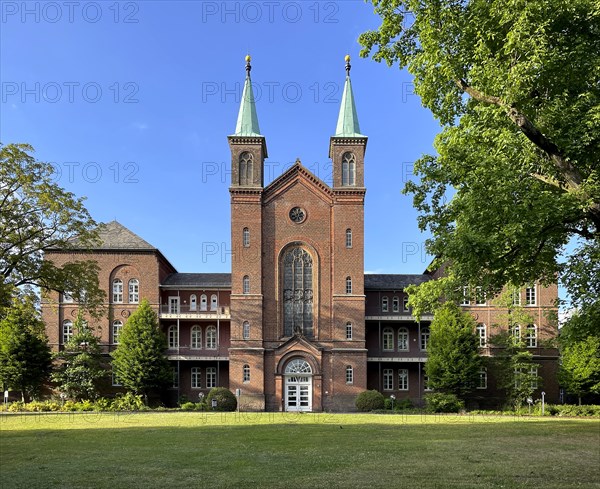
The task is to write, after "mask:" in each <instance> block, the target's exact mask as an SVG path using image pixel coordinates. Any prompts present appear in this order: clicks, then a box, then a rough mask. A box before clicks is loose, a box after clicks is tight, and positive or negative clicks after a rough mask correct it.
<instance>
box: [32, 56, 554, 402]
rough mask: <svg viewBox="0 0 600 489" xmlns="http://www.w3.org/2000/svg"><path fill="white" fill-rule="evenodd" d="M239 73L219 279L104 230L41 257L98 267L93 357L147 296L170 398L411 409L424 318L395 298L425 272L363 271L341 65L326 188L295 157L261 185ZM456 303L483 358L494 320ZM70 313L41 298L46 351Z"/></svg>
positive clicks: (542, 334) (544, 294)
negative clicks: (226, 266) (365, 399)
mask: <svg viewBox="0 0 600 489" xmlns="http://www.w3.org/2000/svg"><path fill="white" fill-rule="evenodd" d="M247 72H248V74H247V77H246V81H245V86H244V92H243V95H242V102H241V106H240V111H239V115H238V121H237V125H236V130H235V133H234V134H233V135H231V136H229V137H228V140H229V146H230V149H231V168H232V181H231V187H230V189H229V192H230V196H231V248H232V249H233V253H232V267H231V274H219V273H178V272H177V271H176V270H175V269H174V267H173V266H172V265H171V264H170V263H169V261H168V260H167V259H166V258H165V257H164V256H163V255H162V253H161V252H160V251H159V250H158V249H156V248H154V247H153V246H151V245H150V244H148V243H147V242H145V241H144V240H143V239H142V238H140V237H139V236H136V235H135V234H134V233H132V232H131V231H130V230H128V229H126V228H124V227H123V226H122V225H120V224H119V223H118V222H116V221H113V222H111V223H109V224H107V225H106V226H105V227H104V228H103V230H102V233H101V244H100V245H98V247H97V248H95V249H94V250H91V251H89V250H88V251H83V250H82V251H77V250H75V251H74V250H69V251H60V250H56V251H53V252H51V253H48V254H47V257H46V258H47V259H50V260H52V261H55V262H57V263H62V262H65V261H68V260H77V259H78V258H80V257H83V256H85V257H86V258H90V257H92V258H93V259H95V260H96V261H97V262H98V264H99V266H100V268H101V274H100V283H101V284H102V285H103V286H104V288H105V289H106V292H107V298H108V304H107V306H108V315H107V317H106V318H104V319H102V320H100V321H97V322H96V324H94V326H95V328H96V330H97V331H98V334H99V335H100V338H101V341H102V343H103V345H104V348H105V352H106V353H107V354H108V353H109V352H110V351H112V350H114V349H115V348H116V346H117V345H118V336H119V332H120V329H121V328H122V327H123V324H124V323H125V321H126V320H127V317H128V316H129V315H130V314H131V312H132V311H133V310H135V308H136V307H137V304H138V303H139V301H140V299H141V298H146V299H148V300H149V302H150V303H151V305H152V306H153V307H154V308H155V310H156V311H157V313H158V315H159V319H160V327H161V328H162V330H163V331H164V333H165V334H166V336H167V339H168V350H167V351H166V352H165V353H166V355H167V356H168V358H169V360H170V361H171V362H172V365H173V385H172V387H171V388H170V389H169V395H170V398H171V399H172V400H173V401H175V400H176V399H178V398H179V397H180V396H181V395H186V396H187V397H188V398H189V399H192V400H196V399H198V396H199V395H200V394H204V393H206V392H207V391H208V390H209V389H210V388H212V387H216V386H225V387H228V388H229V389H231V390H232V391H233V392H236V393H237V394H238V395H239V400H240V404H241V406H243V408H244V409H253V410H269V411H278V410H287V411H321V410H352V409H353V408H354V399H355V397H356V395H357V394H358V393H360V392H361V391H363V390H365V389H378V390H380V391H381V392H383V393H384V394H385V395H386V396H387V395H391V394H394V395H395V396H396V398H397V399H401V398H410V399H411V400H413V402H416V403H419V402H420V401H421V399H422V396H423V394H424V392H425V391H426V378H425V376H424V373H423V372H424V369H423V364H424V362H425V361H426V346H427V341H428V335H429V329H428V327H429V324H430V321H431V317H423V318H422V320H421V322H420V323H416V322H415V321H414V319H413V318H412V316H411V315H410V311H409V310H408V308H407V304H406V294H405V293H404V289H405V288H406V286H408V285H410V284H413V283H421V282H423V281H426V280H430V279H431V278H432V276H431V275H430V274H428V273H425V274H423V275H365V274H364V199H365V192H366V189H365V187H364V171H365V169H364V156H365V149H366V145H367V137H366V136H364V135H363V134H361V133H360V129H359V124H358V118H357V112H356V107H355V103H354V96H353V92H352V86H351V83H350V77H349V65H348V74H347V76H346V82H345V87H344V93H343V97H342V104H341V109H340V114H339V118H338V123H337V128H336V133H335V135H334V136H332V137H331V139H330V146H329V156H330V158H331V160H332V163H333V185H332V186H331V187H330V186H328V185H326V184H325V183H324V182H322V181H321V180H319V179H318V178H317V177H315V176H314V175H313V174H312V173H311V172H310V171H308V170H307V169H306V168H305V167H304V166H303V165H302V163H301V162H300V161H297V162H296V164H295V165H294V166H292V167H291V168H290V169H289V170H288V171H286V172H285V173H284V174H283V175H281V176H280V177H279V178H277V179H276V180H274V181H273V182H271V183H270V184H269V185H267V186H265V185H264V175H263V169H264V160H265V158H266V157H267V144H266V139H265V137H264V136H263V135H262V134H261V133H260V129H259V125H258V117H257V114H256V107H255V103H254V97H253V92H252V84H251V81H250V66H249V64H248V67H247ZM533 291H534V292H531V290H530V289H528V291H527V292H526V293H527V297H525V291H524V292H523V297H522V300H523V302H524V303H525V302H526V301H527V307H530V308H531V312H533V313H534V316H535V317H536V318H538V322H537V323H536V324H537V325H536V326H534V327H535V338H536V340H535V341H533V340H532V342H531V345H530V346H531V348H532V351H533V352H534V354H535V355H536V360H539V362H538V363H540V374H541V376H542V377H543V378H544V379H545V383H544V389H545V390H546V392H547V394H548V397H549V398H550V399H552V400H554V399H555V398H556V397H557V396H558V392H557V386H556V380H555V377H556V375H555V373H556V372H555V371H556V365H557V352H556V350H548V349H542V348H541V347H540V346H539V345H540V344H541V343H539V342H538V341H539V340H541V339H543V338H550V337H554V336H555V335H556V329H555V327H551V326H550V323H548V321H547V320H546V318H545V316H544V315H543V313H544V311H545V310H548V309H551V308H552V307H553V306H554V303H553V300H554V299H555V298H556V295H557V290H556V287H550V288H541V287H539V286H534V287H533ZM531 294H534V295H535V297H533V296H532V295H531ZM65 299H66V300H65ZM465 307H469V310H471V311H472V312H473V314H475V315H476V316H477V319H478V321H480V322H481V324H483V325H484V326H483V328H484V329H483V331H484V332H483V333H481V331H482V330H481V328H479V329H478V332H479V333H480V334H481V335H483V336H481V337H482V343H481V345H482V354H489V353H490V352H489V348H488V345H487V343H486V341H485V338H487V336H488V335H489V334H491V333H492V331H491V328H492V325H493V324H494V323H495V320H494V315H495V314H496V313H497V311H496V310H495V309H494V308H493V307H491V306H490V305H489V303H487V302H485V301H484V303H477V304H472V303H471V302H470V301H469V304H465ZM75 311H76V304H73V303H72V302H69V298H68V297H67V298H65V297H61V296H59V295H58V294H51V295H50V296H48V298H47V299H46V302H45V304H44V308H43V313H44V320H45V321H46V325H47V331H48V337H49V338H50V342H51V344H52V346H53V347H54V348H55V349H59V348H61V346H62V345H63V344H64V342H65V341H66V340H67V339H68V337H69V335H71V334H72V324H73V320H74V316H75ZM92 323H93V322H92ZM486 325H487V326H486ZM528 346H529V345H528ZM494 382H495V381H494V378H493V375H490V376H489V377H488V374H487V372H483V371H482V373H481V385H480V387H481V389H480V392H481V396H479V397H481V399H482V400H484V399H492V400H493V399H495V398H497V397H498V395H499V394H498V392H497V390H496V387H495V383H494ZM115 387H117V386H115Z"/></svg>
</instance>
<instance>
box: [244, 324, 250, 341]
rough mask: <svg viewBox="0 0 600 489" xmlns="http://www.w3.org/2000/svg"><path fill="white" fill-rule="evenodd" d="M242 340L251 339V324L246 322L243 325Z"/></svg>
mask: <svg viewBox="0 0 600 489" xmlns="http://www.w3.org/2000/svg"><path fill="white" fill-rule="evenodd" d="M242 338H243V339H245V340H249V339H250V323H249V322H248V321H244V324H242Z"/></svg>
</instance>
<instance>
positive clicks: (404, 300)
mask: <svg viewBox="0 0 600 489" xmlns="http://www.w3.org/2000/svg"><path fill="white" fill-rule="evenodd" d="M402 310H403V311H404V312H408V311H409V307H408V297H403V298H402Z"/></svg>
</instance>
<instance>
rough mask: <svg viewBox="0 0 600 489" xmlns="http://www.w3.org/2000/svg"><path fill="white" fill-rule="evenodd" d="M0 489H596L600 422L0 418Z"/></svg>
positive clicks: (231, 416)
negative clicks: (593, 488)
mask: <svg viewBox="0 0 600 489" xmlns="http://www.w3.org/2000/svg"><path fill="white" fill-rule="evenodd" d="M0 428H1V431H0V463H1V472H0V487H2V488H3V489H9V488H23V489H37V488H54V487H56V488H77V489H82V488H100V489H102V488H110V489H119V488H126V489H137V488H187V489H190V488H197V487H209V488H221V487H231V488H233V487H235V488H251V487H269V488H322V487H323V488H325V487H326V488H329V489H332V488H338V487H340V488H376V487H385V488H398V487H410V488H434V487H435V488H450V487H457V488H458V487H460V488H470V487H503V488H512V487H528V488H531V487H540V488H568V487H580V488H585V487H595V488H600V420H598V419H595V420H586V419H554V418H550V419H548V418H544V419H542V418H527V417H522V418H511V417H506V418H497V417H480V416H455V415H447V416H434V415H428V416H425V415H423V416H420V415H411V416H401V415H397V416H386V415H358V414H356V415H353V414H302V415H291V414H284V413H254V414H243V413H242V414H237V413H222V414H221V413H144V414H123V413H114V414H97V413H81V414H80V413H77V414H60V415H53V414H28V415H25V414H14V415H2V416H0Z"/></svg>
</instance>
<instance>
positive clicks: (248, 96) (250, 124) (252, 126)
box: [234, 55, 261, 136]
mask: <svg viewBox="0 0 600 489" xmlns="http://www.w3.org/2000/svg"><path fill="white" fill-rule="evenodd" d="M250 61H251V58H250V55H248V56H246V81H245V82H244V91H243V92H242V103H241V104H240V112H239V114H238V118H237V124H236V126H235V134H234V136H260V135H261V134H260V129H259V127H258V116H257V115H256V105H255V103H254V92H253V91H252V81H251V80H250V70H251V69H252V66H250Z"/></svg>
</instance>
